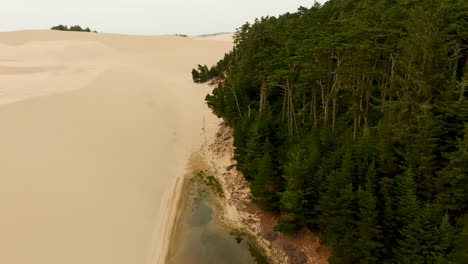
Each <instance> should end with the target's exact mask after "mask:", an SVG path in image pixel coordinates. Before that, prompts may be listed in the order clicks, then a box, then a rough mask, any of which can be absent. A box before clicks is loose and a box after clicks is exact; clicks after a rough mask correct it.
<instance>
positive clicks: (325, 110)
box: [317, 81, 328, 128]
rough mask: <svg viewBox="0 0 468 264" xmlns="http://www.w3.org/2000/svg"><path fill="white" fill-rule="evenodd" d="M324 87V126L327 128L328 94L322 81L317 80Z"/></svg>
mask: <svg viewBox="0 0 468 264" xmlns="http://www.w3.org/2000/svg"><path fill="white" fill-rule="evenodd" d="M317 84H318V85H320V88H321V89H322V108H323V126H324V127H325V128H326V127H327V123H328V94H327V93H326V89H325V85H323V82H322V81H317Z"/></svg>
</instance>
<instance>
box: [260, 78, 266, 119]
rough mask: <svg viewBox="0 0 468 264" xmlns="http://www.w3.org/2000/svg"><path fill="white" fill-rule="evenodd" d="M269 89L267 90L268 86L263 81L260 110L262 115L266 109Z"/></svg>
mask: <svg viewBox="0 0 468 264" xmlns="http://www.w3.org/2000/svg"><path fill="white" fill-rule="evenodd" d="M266 93H267V88H266V85H265V82H264V81H262V84H261V86H260V109H259V112H260V113H261V112H262V111H263V109H264V108H265V104H266V98H267V94H266Z"/></svg>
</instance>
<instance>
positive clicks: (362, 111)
mask: <svg viewBox="0 0 468 264" xmlns="http://www.w3.org/2000/svg"><path fill="white" fill-rule="evenodd" d="M362 101H363V100H362V95H361V97H360V98H359V116H358V129H359V128H361V119H362V114H363V113H364V108H363V107H362Z"/></svg>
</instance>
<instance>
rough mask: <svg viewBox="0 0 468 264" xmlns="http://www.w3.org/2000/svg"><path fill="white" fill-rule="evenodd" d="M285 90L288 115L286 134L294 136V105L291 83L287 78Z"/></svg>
mask: <svg viewBox="0 0 468 264" xmlns="http://www.w3.org/2000/svg"><path fill="white" fill-rule="evenodd" d="M286 90H287V94H288V107H287V117H288V135H289V136H290V137H292V136H294V123H295V120H294V106H293V96H292V93H293V91H292V85H291V83H290V81H289V80H286Z"/></svg>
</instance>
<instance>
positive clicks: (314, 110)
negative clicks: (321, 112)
mask: <svg viewBox="0 0 468 264" xmlns="http://www.w3.org/2000/svg"><path fill="white" fill-rule="evenodd" d="M311 111H312V115H313V119H314V128H317V91H316V90H315V87H312V107H311Z"/></svg>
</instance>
